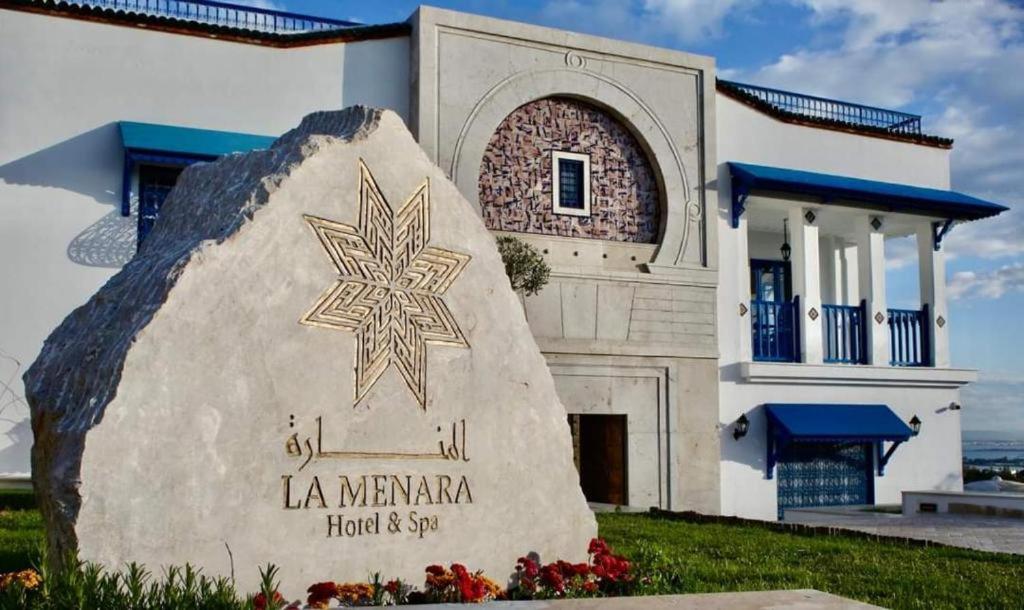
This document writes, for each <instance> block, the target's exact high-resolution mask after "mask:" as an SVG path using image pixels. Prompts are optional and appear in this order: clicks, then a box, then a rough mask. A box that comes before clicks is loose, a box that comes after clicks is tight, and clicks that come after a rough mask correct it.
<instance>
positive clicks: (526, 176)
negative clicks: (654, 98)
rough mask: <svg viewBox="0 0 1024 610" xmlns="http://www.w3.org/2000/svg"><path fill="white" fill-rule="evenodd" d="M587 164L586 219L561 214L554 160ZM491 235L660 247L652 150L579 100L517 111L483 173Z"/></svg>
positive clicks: (490, 150) (553, 100)
mask: <svg viewBox="0 0 1024 610" xmlns="http://www.w3.org/2000/svg"><path fill="white" fill-rule="evenodd" d="M566 152H567V153H570V154H575V155H577V156H579V158H585V159H586V162H587V168H588V176H587V179H588V184H587V192H588V194H589V195H590V197H589V200H588V202H587V213H586V214H564V213H558V210H556V206H555V205H554V201H553V196H554V184H553V180H554V175H555V171H554V170H555V168H554V165H556V162H555V160H554V156H555V155H558V154H561V153H566ZM478 196H479V203H480V208H481V213H482V214H483V218H484V224H485V225H487V228H489V229H492V230H498V231H515V232H520V233H537V234H542V235H554V236H560V237H582V238H587V239H599V240H607V241H618V242H634V243H656V242H657V240H658V237H659V234H660V228H661V224H660V216H661V214H660V211H661V207H662V206H661V200H662V197H661V191H660V188H659V185H658V179H657V177H656V175H655V173H654V170H653V168H652V167H651V162H650V160H649V159H648V156H647V152H646V150H644V147H642V146H641V145H640V143H639V141H638V140H637V139H636V137H635V136H634V135H633V134H632V132H631V131H630V130H629V129H627V128H626V127H625V126H624V125H623V124H622V122H621V121H620V120H619V119H618V117H616V116H614V115H613V114H612V113H610V112H608V111H606V110H605V109H603V108H599V107H597V106H595V105H593V104H589V103H587V102H584V101H582V100H580V99H578V98H569V97H549V98H544V99H540V100H536V101H533V102H529V103H527V104H524V105H522V106H520V107H519V108H517V109H515V110H514V111H513V112H512V113H511V114H509V115H508V116H507V117H505V119H504V120H503V121H502V122H501V125H500V126H499V127H498V129H497V130H496V131H495V132H494V134H493V135H492V136H491V139H490V142H489V144H488V146H487V148H486V150H485V153H484V158H483V161H482V162H481V165H480V172H479V188H478Z"/></svg>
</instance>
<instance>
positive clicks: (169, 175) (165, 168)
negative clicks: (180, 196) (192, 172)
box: [121, 148, 217, 246]
mask: <svg viewBox="0 0 1024 610" xmlns="http://www.w3.org/2000/svg"><path fill="white" fill-rule="evenodd" d="M216 158H217V157H215V156H210V155H182V154H168V153H163V152H160V151H148V150H138V149H131V148H129V149H126V150H125V154H124V177H123V184H122V186H121V188H122V191H121V192H122V200H121V214H122V215H123V216H128V215H130V214H131V200H130V197H131V194H132V193H133V192H135V193H136V194H137V195H138V204H139V210H138V212H139V218H138V232H137V234H136V242H135V243H136V245H137V246H141V245H142V241H143V240H144V239H146V237H147V236H148V235H149V233H150V231H152V230H153V226H154V225H155V224H156V220H157V218H158V217H159V215H160V208H161V207H163V205H164V200H166V199H167V195H168V194H169V193H170V192H171V189H172V188H174V184H175V182H176V181H177V180H178V176H179V175H181V172H182V171H184V169H185V168H186V167H188V166H189V165H192V164H193V163H199V162H201V161H212V160H214V159H216ZM136 173H137V174H138V189H137V190H136V189H133V188H132V183H133V181H134V178H135V175H136Z"/></svg>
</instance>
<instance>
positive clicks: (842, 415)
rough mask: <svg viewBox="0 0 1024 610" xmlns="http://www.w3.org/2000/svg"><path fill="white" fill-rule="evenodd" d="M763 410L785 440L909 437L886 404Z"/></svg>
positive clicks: (906, 428)
mask: <svg viewBox="0 0 1024 610" xmlns="http://www.w3.org/2000/svg"><path fill="white" fill-rule="evenodd" d="M765 411H766V413H767V414H768V418H769V421H770V422H771V423H772V424H773V425H774V426H775V432H776V434H777V435H778V436H779V437H781V438H782V439H783V440H785V441H793V442H816V441H821V442H835V441H842V442H880V441H899V442H902V441H906V440H909V439H910V437H911V436H913V431H912V430H911V429H910V426H908V425H907V424H906V423H905V422H904V421H903V420H902V419H900V418H899V416H898V415H896V414H895V413H893V411H892V409H890V408H889V407H888V406H886V405H832V404H766V405H765Z"/></svg>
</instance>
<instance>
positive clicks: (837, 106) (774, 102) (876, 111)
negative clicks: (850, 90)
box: [719, 81, 921, 136]
mask: <svg viewBox="0 0 1024 610" xmlns="http://www.w3.org/2000/svg"><path fill="white" fill-rule="evenodd" d="M719 83H720V84H722V85H725V86H726V87H728V88H729V89H732V90H733V91H737V92H740V93H742V94H744V95H746V96H749V97H751V98H754V99H756V100H758V101H760V102H761V103H763V104H765V105H767V106H770V107H771V108H773V109H774V110H776V111H778V112H782V113H786V114H791V115H795V116H800V117H805V118H808V119H812V120H817V121H831V122H835V123H844V124H847V125H855V126H860V127H870V128H873V129H879V130H883V131H887V132H890V133H897V134H903V135H914V136H920V135H921V117H920V115H916V114H909V113H906V112H900V111H898V110H888V109H886V108H877V107H875V106H864V105H862V104H853V103H851V102H844V101H841V100H833V99H829V98H826V97H817V96H814V95H805V94H802V93H794V92H792V91H783V90H781V89H771V88H769V87H759V86H757V85H748V84H745V83H737V82H733V81H719Z"/></svg>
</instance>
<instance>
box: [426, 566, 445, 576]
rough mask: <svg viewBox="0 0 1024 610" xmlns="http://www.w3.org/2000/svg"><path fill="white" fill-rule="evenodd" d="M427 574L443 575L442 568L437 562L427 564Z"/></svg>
mask: <svg viewBox="0 0 1024 610" xmlns="http://www.w3.org/2000/svg"><path fill="white" fill-rule="evenodd" d="M427 574H433V575H434V576H444V568H442V567H441V566H439V565H437V564H434V565H430V566H427Z"/></svg>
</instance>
